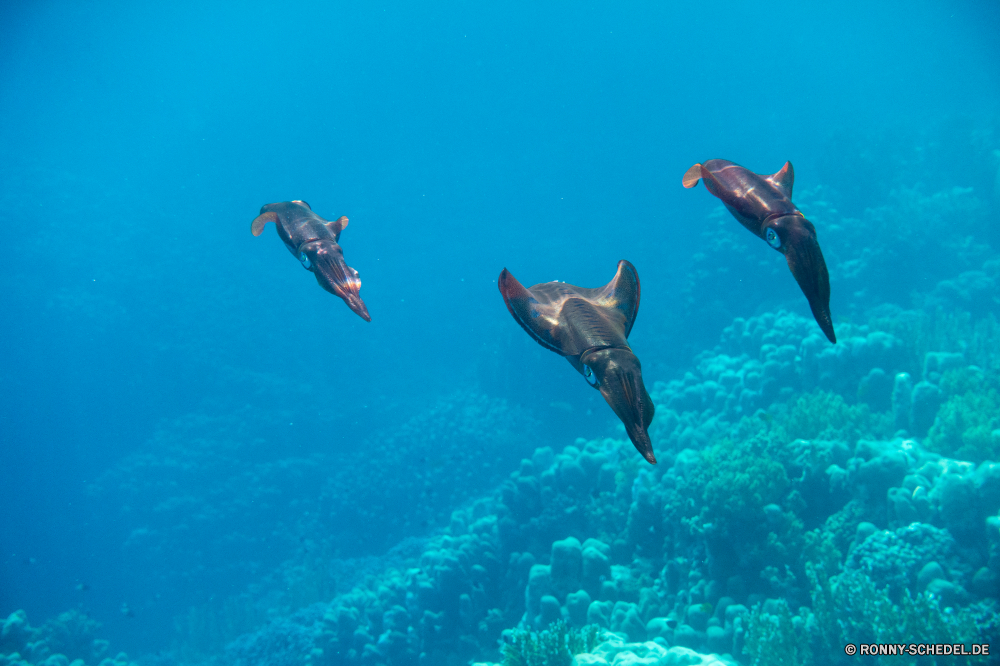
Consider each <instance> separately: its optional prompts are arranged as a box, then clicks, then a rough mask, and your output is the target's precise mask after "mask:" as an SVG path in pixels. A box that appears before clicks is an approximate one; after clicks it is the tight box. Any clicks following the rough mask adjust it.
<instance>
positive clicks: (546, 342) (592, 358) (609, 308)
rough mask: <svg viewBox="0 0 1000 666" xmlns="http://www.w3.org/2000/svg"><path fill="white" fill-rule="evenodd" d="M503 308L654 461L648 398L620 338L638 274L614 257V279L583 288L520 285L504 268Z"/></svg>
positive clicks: (635, 303)
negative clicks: (564, 363)
mask: <svg viewBox="0 0 1000 666" xmlns="http://www.w3.org/2000/svg"><path fill="white" fill-rule="evenodd" d="M498 286H499V288H500V293H501V294H502V295H503V299H504V302H505V303H506V304H507V310H508V311H509V312H510V313H511V315H512V316H513V317H514V319H515V321H517V323H518V324H519V325H520V326H521V328H523V329H524V330H525V331H526V332H527V333H528V335H530V336H531V337H532V338H534V340H535V341H536V342H538V344H540V345H542V346H543V347H545V348H546V349H548V350H550V351H554V352H556V353H557V354H560V355H562V356H564V357H566V360H568V361H569V363H570V365H572V366H573V367H574V368H576V370H577V372H579V373H580V374H581V375H583V377H584V379H586V380H587V383H588V384H590V385H591V386H593V387H594V388H596V389H598V390H599V391H600V392H601V395H602V396H603V397H604V399H605V400H606V401H607V403H608V405H610V406H611V409H612V410H614V412H615V414H616V415H617V416H618V418H619V419H621V421H622V424H624V426H625V432H627V433H628V436H629V439H631V440H632V444H633V445H634V446H635V448H636V450H638V451H639V453H641V454H642V456H643V457H644V458H645V459H646V460H648V461H649V462H650V463H653V464H655V463H656V456H655V455H654V454H653V444H652V442H651V441H650V438H649V433H648V428H649V424H650V423H652V421H653V412H654V411H655V408H654V406H653V401H652V399H651V398H650V397H649V393H648V392H647V391H646V387H645V385H644V384H643V383H642V365H641V364H640V363H639V359H638V357H637V356H636V355H635V354H634V353H633V352H632V348H631V347H629V344H628V341H627V340H626V338H627V337H628V335H629V333H631V331H632V325H633V324H634V323H635V317H636V315H637V314H638V312H639V295H640V288H639V276H638V274H637V273H636V270H635V267H634V266H632V264H630V263H629V262H627V261H624V260H623V261H619V262H618V271H617V273H615V277H614V279H612V280H611V282H609V283H608V284H606V285H605V286H603V287H599V288H596V289H588V288H585V287H576V286H573V285H570V284H566V283H564V282H545V283H542V284H536V285H534V286H533V287H531V288H529V289H526V288H525V287H524V286H523V285H522V284H521V283H520V282H518V281H517V278H515V277H514V276H513V275H511V274H510V272H509V271H508V270H507V269H506V268H505V269H503V272H502V273H500V279H499V280H498Z"/></svg>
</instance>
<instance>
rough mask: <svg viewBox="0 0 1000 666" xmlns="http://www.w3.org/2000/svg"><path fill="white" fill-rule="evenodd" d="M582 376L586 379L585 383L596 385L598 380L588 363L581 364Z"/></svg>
mask: <svg viewBox="0 0 1000 666" xmlns="http://www.w3.org/2000/svg"><path fill="white" fill-rule="evenodd" d="M583 378H584V379H586V380H587V383H588V384H590V385H591V386H597V385H598V384H600V382H599V381H598V380H597V375H595V374H594V371H593V370H591V369H590V366H589V365H585V366H583Z"/></svg>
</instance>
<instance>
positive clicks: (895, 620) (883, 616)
mask: <svg viewBox="0 0 1000 666" xmlns="http://www.w3.org/2000/svg"><path fill="white" fill-rule="evenodd" d="M806 574H807V576H808V577H809V580H810V582H811V583H812V601H813V612H814V613H815V619H816V622H815V623H810V629H811V633H812V634H813V637H814V639H815V641H816V643H815V645H816V646H817V648H818V649H819V648H821V650H822V654H825V655H840V654H843V646H844V645H846V644H848V643H851V644H854V645H858V644H861V643H883V644H889V643H896V644H899V643H907V644H908V643H912V642H915V641H919V642H921V643H965V644H969V643H972V642H983V640H984V636H987V635H988V634H995V633H996V631H997V616H996V615H995V614H994V613H993V612H992V611H991V610H989V609H986V608H985V607H984V608H982V609H979V610H978V611H977V610H976V609H973V608H947V609H942V608H941V606H940V603H939V600H938V599H936V598H934V596H933V595H931V594H928V593H926V592H925V593H919V594H912V593H911V592H910V591H909V590H905V591H904V594H903V597H902V599H901V600H900V603H899V604H895V603H893V602H892V599H890V597H889V590H888V587H886V588H883V589H879V588H878V587H877V586H876V585H875V582H874V581H872V579H871V578H869V577H868V576H867V575H866V574H864V573H863V572H861V571H847V572H844V573H842V574H840V575H837V576H833V577H830V578H828V577H827V575H826V573H825V571H824V570H823V568H822V567H817V566H812V565H811V564H809V565H806ZM877 659H879V661H878V662H876V663H885V664H889V663H892V664H896V663H904V664H910V663H914V660H912V659H910V660H907V659H906V658H905V657H903V658H900V657H899V656H894V657H888V658H887V659H881V658H877ZM935 659H936V661H935V662H934V663H937V664H958V663H961V664H978V663H985V662H986V660H987V658H986V657H983V656H948V655H942V656H936V657H935ZM840 661H843V663H854V661H853V660H852V659H847V660H843V659H837V658H835V659H834V662H833V663H839V662H840Z"/></svg>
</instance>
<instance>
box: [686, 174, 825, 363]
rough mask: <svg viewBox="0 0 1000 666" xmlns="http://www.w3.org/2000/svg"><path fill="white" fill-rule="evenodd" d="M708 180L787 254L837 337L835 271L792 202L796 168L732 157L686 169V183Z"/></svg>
mask: <svg viewBox="0 0 1000 666" xmlns="http://www.w3.org/2000/svg"><path fill="white" fill-rule="evenodd" d="M699 180H704V181H705V187H706V188H707V189H708V191H709V192H711V193H712V194H714V195H715V196H716V197H718V198H719V199H721V200H722V203H723V204H725V206H726V208H728V209H729V212H730V213H732V214H733V217H735V218H736V219H737V220H739V222H740V224H742V225H743V226H744V227H746V228H747V229H749V230H750V231H751V232H753V233H754V234H756V235H757V236H759V237H760V238H761V239H762V240H764V241H765V242H766V243H767V244H768V245H770V246H771V247H772V248H774V249H775V250H777V251H778V252H780V253H782V254H783V255H785V260H786V261H787V262H788V268H789V269H791V271H792V275H793V276H795V281H796V282H798V283H799V288H800V289H802V293H803V294H805V296H806V300H808V301H809V308H810V309H811V310H812V313H813V317H815V318H816V323H817V324H819V327H820V329H822V331H823V333H824V334H825V335H826V337H827V339H829V340H830V342H834V343H836V342H837V336H836V334H835V333H834V332H833V321H832V320H831V318H830V274H829V273H828V272H827V270H826V261H824V259H823V251H822V250H820V248H819V242H818V241H817V240H816V227H814V226H813V223H812V222H810V221H809V220H807V219H806V218H805V216H804V215H802V212H801V211H800V210H799V209H798V208H796V207H795V204H793V203H792V185H793V184H794V181H795V172H794V171H793V170H792V163H791V162H785V166H783V167H781V171H779V172H778V173H776V174H773V175H770V176H761V175H758V174H755V173H753V172H752V171H749V170H748V169H744V168H743V167H741V166H739V165H738V164H733V163H732V162H729V161H728V160H709V161H707V162H705V163H704V164H695V165H694V166H693V167H691V168H690V169H688V170H687V173H685V174H684V178H683V180H682V183H683V185H684V187H687V188H692V187H694V186H695V185H697V184H698V181H699Z"/></svg>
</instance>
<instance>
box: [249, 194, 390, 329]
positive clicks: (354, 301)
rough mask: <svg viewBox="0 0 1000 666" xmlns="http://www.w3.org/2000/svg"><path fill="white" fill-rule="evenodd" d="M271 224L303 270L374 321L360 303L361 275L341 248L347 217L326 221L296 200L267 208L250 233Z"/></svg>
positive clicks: (348, 305)
mask: <svg viewBox="0 0 1000 666" xmlns="http://www.w3.org/2000/svg"><path fill="white" fill-rule="evenodd" d="M268 222H274V224H275V226H276V227H277V229H278V236H279V237H280V238H281V240H282V242H283V243H284V244H285V247H287V248H288V251H289V252H291V253H292V256H294V257H295V258H296V259H298V260H299V262H300V263H301V264H302V266H303V268H305V269H306V270H307V271H310V272H311V273H312V274H313V275H315V276H316V282H318V283H319V286H321V287H322V288H323V289H325V290H326V291H328V292H330V293H331V294H334V295H335V296H339V297H340V298H342V299H343V300H344V302H345V303H347V307H349V308H351V310H353V311H354V312H355V313H357V315H358V316H359V317H361V318H362V319H364V320H365V321H371V320H372V318H371V315H369V314H368V307H367V306H366V305H365V303H364V301H362V300H361V280H360V279H359V278H358V272H357V271H356V270H354V269H353V268H351V267H350V266H348V265H347V263H346V262H345V261H344V251H343V249H342V248H341V247H340V245H339V241H340V234H341V232H342V231H343V230H344V229H345V228H346V227H347V223H348V220H347V218H346V217H343V216H341V217H339V218H337V219H336V220H330V221H328V220H324V219H323V218H322V217H320V216H319V215H317V214H316V213H314V212H313V211H312V207H311V206H309V204H308V203H306V202H305V201H302V200H295V201H282V202H280V203H273V204H266V205H264V206H263V207H262V208H261V209H260V215H258V216H257V217H256V218H255V219H254V221H253V222H252V223H251V225H250V231H251V232H252V233H253V235H254V236H260V235H261V234H262V233H263V232H264V227H265V225H267V223H268Z"/></svg>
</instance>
